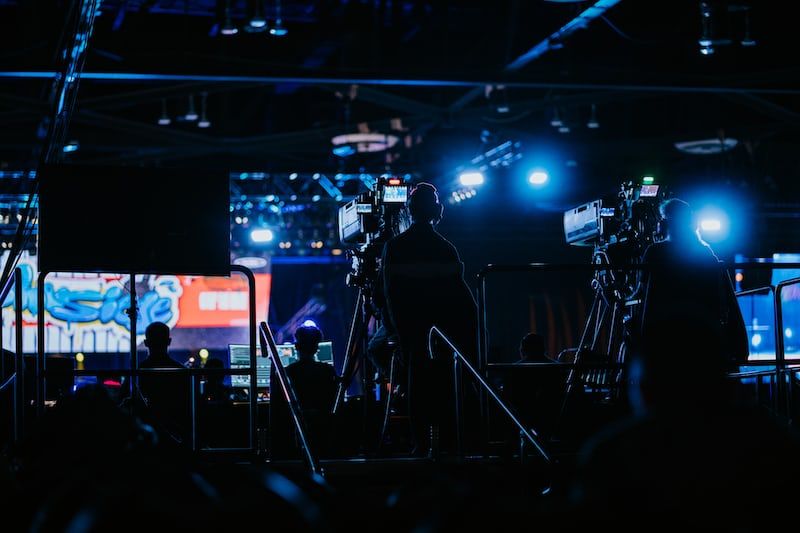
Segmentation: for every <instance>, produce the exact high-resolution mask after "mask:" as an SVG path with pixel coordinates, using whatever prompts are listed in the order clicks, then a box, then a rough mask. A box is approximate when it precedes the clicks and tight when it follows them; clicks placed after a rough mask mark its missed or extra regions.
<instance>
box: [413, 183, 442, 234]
mask: <svg viewBox="0 0 800 533" xmlns="http://www.w3.org/2000/svg"><path fill="white" fill-rule="evenodd" d="M408 211H409V213H411V219H412V220H413V221H414V222H415V223H425V224H436V223H438V222H439V221H440V220H441V219H442V212H443V211H444V206H443V205H442V204H441V203H439V194H438V193H437V192H436V187H434V186H433V185H431V184H430V183H420V184H419V185H417V186H416V187H414V190H412V191H411V195H410V196H409V198H408Z"/></svg>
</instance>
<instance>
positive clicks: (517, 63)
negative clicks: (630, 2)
mask: <svg viewBox="0 0 800 533" xmlns="http://www.w3.org/2000/svg"><path fill="white" fill-rule="evenodd" d="M619 2H620V0H598V1H597V2H595V3H594V4H593V5H592V6H591V7H589V8H587V9H585V10H584V11H582V12H581V13H580V14H579V15H578V16H577V17H575V18H574V19H572V20H570V21H569V22H567V23H566V24H565V25H563V26H562V27H561V28H559V30H558V31H556V32H555V33H552V34H551V35H549V36H548V37H546V38H545V39H544V40H543V41H541V42H539V43H538V44H536V45H534V46H533V48H531V49H530V50H528V51H527V52H525V53H524V54H522V55H520V56H518V57H517V58H516V59H514V60H513V61H511V62H510V63H508V64H507V65H506V66H505V67H504V68H503V72H506V73H510V72H515V71H517V70H519V69H521V68H522V67H524V66H526V65H528V64H529V63H531V62H532V61H535V60H536V59H538V58H540V57H542V56H543V55H544V54H546V53H547V52H549V51H551V50H556V49H558V48H563V46H564V44H563V43H564V40H565V39H566V38H568V37H570V36H571V35H572V34H573V33H575V32H576V31H578V30H581V29H584V28H586V27H588V25H589V23H590V22H591V21H593V20H594V19H596V18H599V17H601V16H602V15H603V14H604V13H605V12H606V11H608V10H609V9H611V8H612V7H614V6H615V5H617V4H618V3H619ZM494 85H497V84H494ZM507 85H510V84H507ZM480 94H481V88H480V87H475V88H473V89H471V90H470V91H469V92H467V93H466V94H464V95H463V96H462V97H461V98H459V99H458V100H456V101H455V102H453V103H452V104H451V105H450V111H458V110H460V109H463V108H464V107H465V106H466V105H467V104H469V103H470V102H472V101H473V100H474V99H475V98H477V97H478V96H480Z"/></svg>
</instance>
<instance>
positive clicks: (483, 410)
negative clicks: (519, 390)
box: [478, 272, 490, 456]
mask: <svg viewBox="0 0 800 533" xmlns="http://www.w3.org/2000/svg"><path fill="white" fill-rule="evenodd" d="M478 279H479V282H480V286H479V288H478V366H479V367H480V368H481V371H482V372H485V371H486V368H487V366H488V364H489V318H488V310H487V302H486V275H484V273H483V272H481V273H480V274H478ZM478 413H479V416H480V429H481V435H483V437H484V440H483V442H482V443H481V444H482V448H483V452H484V456H487V455H488V454H489V438H490V436H489V398H488V397H487V396H486V393H485V392H484V391H483V390H481V391H480V392H479V393H478Z"/></svg>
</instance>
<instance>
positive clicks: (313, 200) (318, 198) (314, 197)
mask: <svg viewBox="0 0 800 533" xmlns="http://www.w3.org/2000/svg"><path fill="white" fill-rule="evenodd" d="M320 198H321V196H320V195H319V194H315V195H314V196H312V197H311V201H312V202H319V200H320Z"/></svg>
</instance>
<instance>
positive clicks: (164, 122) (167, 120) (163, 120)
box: [158, 117, 172, 126]
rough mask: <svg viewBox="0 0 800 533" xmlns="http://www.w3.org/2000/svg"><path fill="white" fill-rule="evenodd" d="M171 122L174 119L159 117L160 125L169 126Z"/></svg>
mask: <svg viewBox="0 0 800 533" xmlns="http://www.w3.org/2000/svg"><path fill="white" fill-rule="evenodd" d="M170 122H172V121H171V120H170V118H169V117H161V118H160V119H158V125H159V126H169V124H170Z"/></svg>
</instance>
